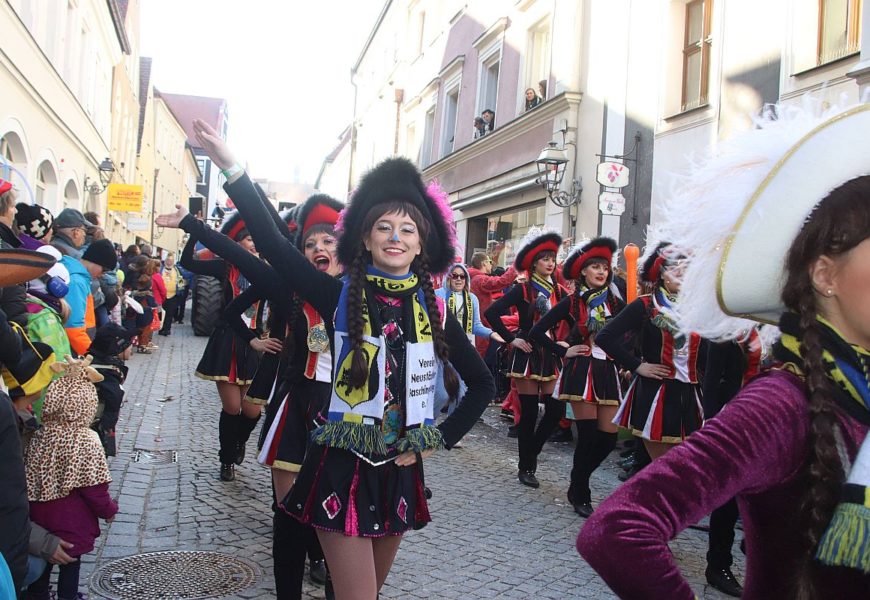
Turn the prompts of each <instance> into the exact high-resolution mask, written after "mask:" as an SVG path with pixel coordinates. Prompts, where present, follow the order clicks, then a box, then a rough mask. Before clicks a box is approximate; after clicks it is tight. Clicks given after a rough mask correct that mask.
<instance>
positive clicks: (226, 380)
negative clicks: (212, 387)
mask: <svg viewBox="0 0 870 600" xmlns="http://www.w3.org/2000/svg"><path fill="white" fill-rule="evenodd" d="M193 374H194V375H196V376H197V377H199V378H200V379H204V380H206V381H214V382H221V381H222V382H224V383H234V384H236V385H238V386H242V385H251V383H252V382H253V381H254V380H253V379H236V380H235V381H230V378H229V377H227V376H226V375H205V374H203V373H200V372H199V371H194V372H193Z"/></svg>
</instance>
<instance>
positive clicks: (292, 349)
mask: <svg viewBox="0 0 870 600" xmlns="http://www.w3.org/2000/svg"><path fill="white" fill-rule="evenodd" d="M303 304H304V302H303V301H302V298H301V297H300V296H299V294H293V302H292V304H291V305H290V311H289V312H288V313H287V321H286V322H285V323H284V332H283V333H285V334H286V335H285V340H284V356H285V357H286V359H287V362H288V364H289V362H290V361H291V360H292V359H293V355H294V354H296V344H295V340H294V339H293V327H295V325H296V320H297V319H298V318H299V315H300V314H301V313H302V306H303ZM288 329H289V331H288Z"/></svg>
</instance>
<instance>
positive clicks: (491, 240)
mask: <svg viewBox="0 0 870 600" xmlns="http://www.w3.org/2000/svg"><path fill="white" fill-rule="evenodd" d="M545 218H546V208H545V205H544V204H543V203H540V204H534V205H532V206H528V205H526V206H524V207H522V208H519V209H514V210H512V211H509V212H504V213H500V214H496V215H490V216H489V217H488V223H487V228H486V229H487V231H486V251H487V253H488V254H489V255H490V256H491V257H492V259H493V264H494V265H497V266H501V267H505V268H506V267H508V266H509V265H511V264H512V263H513V261H514V258H515V257H516V253H517V250H519V245H520V242H522V240H523V237H525V235H526V233H528V231H529V229H530V228H532V227H543V226H544V219H545ZM468 243H469V246H472V247H475V246H479V245H480V243H479V241H478V240H472V239H469V240H468Z"/></svg>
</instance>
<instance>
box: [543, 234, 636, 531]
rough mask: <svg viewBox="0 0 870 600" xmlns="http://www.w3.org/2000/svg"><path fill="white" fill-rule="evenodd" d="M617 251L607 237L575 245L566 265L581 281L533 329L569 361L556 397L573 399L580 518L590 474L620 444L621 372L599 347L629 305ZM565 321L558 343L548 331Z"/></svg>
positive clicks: (572, 495)
mask: <svg viewBox="0 0 870 600" xmlns="http://www.w3.org/2000/svg"><path fill="white" fill-rule="evenodd" d="M615 251H616V242H615V241H614V240H612V239H610V238H607V237H602V238H596V239H594V240H592V241H591V242H589V243H587V244H585V245H583V246H582V247H578V248H575V249H574V250H573V251H572V252H571V253H570V254H569V255H568V257H567V258H566V259H565V262H564V263H563V265H562V275H563V276H564V277H565V279H568V280H576V285H575V289H574V293H573V294H571V295H570V296H568V297H566V298H563V299H562V300H561V301H560V302H559V303H558V304H557V305H556V306H554V307H553V309H552V310H551V311H550V312H548V313H547V314H546V315H544V316H543V317H541V320H540V321H538V322H537V323H536V324H535V326H534V327H532V331H531V332H530V337H531V338H532V340H534V342H535V343H537V344H540V345H541V346H543V347H544V348H546V349H548V350H549V351H550V352H552V353H553V354H555V355H556V356H560V357H562V359H563V360H564V361H565V363H564V368H563V369H562V373H561V375H560V376H559V383H558V385H557V386H556V391H555V392H554V393H553V397H554V398H557V399H558V400H561V401H563V402H570V403H571V409H572V411H573V413H574V419H575V420H576V424H577V445H576V446H575V447H574V466H573V467H572V469H571V485H570V486H569V487H568V501H569V502H570V503H571V504H572V505H573V506H574V512H576V513H577V514H578V515H580V516H581V517H588V516H589V515H591V514H592V510H593V508H592V492H591V490H590V489H589V478H590V477H591V476H592V473H593V472H594V471H595V469H597V468H598V467H599V465H601V463H602V462H604V459H605V458H607V456H608V455H609V454H610V452H611V450H613V448H614V446H615V445H616V425H614V424H613V417H614V415H615V414H616V409H617V408H618V407H619V401H620V399H621V398H622V390H621V388H620V383H619V371H618V369H617V368H616V364H615V363H614V362H613V360H612V359H611V358H609V357H608V356H607V355H606V354H605V353H604V351H603V350H602V349H601V348H599V347H598V346H597V345H595V336H596V335H597V334H598V332H599V331H601V330H602V329H603V328H604V325H605V323H607V321H608V320H609V319H611V318H612V317H613V316H615V315H616V314H617V313H618V312H619V311H620V310H621V309H622V308H623V307H624V306H625V302H624V301H623V300H622V298H621V297H620V294H619V292H618V291H617V289H616V286H615V285H612V284H613V271H612V269H611V265H612V263H613V253H614V252H615ZM562 321H566V322H568V323H570V324H571V331H570V333H569V334H568V338H567V340H565V341H564V342H555V341H554V340H553V339H552V338H551V337H549V336H548V335H547V332H548V331H551V330H553V329H555V328H556V327H557V326H558V325H559V323H561V322H562ZM569 433H570V430H569Z"/></svg>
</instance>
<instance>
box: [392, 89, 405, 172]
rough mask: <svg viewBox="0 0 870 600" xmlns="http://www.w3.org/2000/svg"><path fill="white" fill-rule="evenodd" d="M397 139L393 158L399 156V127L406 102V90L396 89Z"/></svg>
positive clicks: (394, 141) (394, 144)
mask: <svg viewBox="0 0 870 600" xmlns="http://www.w3.org/2000/svg"><path fill="white" fill-rule="evenodd" d="M395 92H396V137H395V139H394V140H393V156H396V155H398V154H399V125H400V124H401V117H402V102H404V100H405V90H402V89H398V88H397V89H396V90H395Z"/></svg>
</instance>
